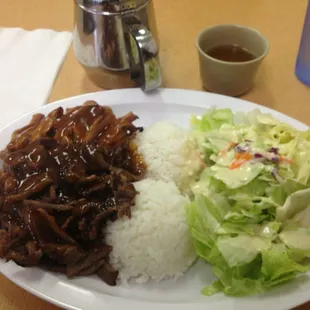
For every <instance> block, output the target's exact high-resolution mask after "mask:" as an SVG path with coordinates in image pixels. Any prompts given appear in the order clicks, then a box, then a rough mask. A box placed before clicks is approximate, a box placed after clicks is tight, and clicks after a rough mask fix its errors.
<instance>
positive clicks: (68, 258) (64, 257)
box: [43, 243, 86, 264]
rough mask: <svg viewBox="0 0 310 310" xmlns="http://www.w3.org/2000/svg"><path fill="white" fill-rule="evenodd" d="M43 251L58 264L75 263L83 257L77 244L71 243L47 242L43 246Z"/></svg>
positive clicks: (83, 254)
mask: <svg viewBox="0 0 310 310" xmlns="http://www.w3.org/2000/svg"><path fill="white" fill-rule="evenodd" d="M43 250H44V253H45V254H46V255H47V256H48V257H49V258H50V259H52V260H54V261H56V262H57V263H59V264H75V263H77V262H78V261H80V260H81V259H83V258H85V256H86V254H85V253H83V252H82V251H81V250H80V249H79V248H78V247H77V246H74V245H71V244H54V243H48V244H45V245H44V246H43Z"/></svg>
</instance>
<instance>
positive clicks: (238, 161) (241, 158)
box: [229, 152, 253, 170]
mask: <svg viewBox="0 0 310 310" xmlns="http://www.w3.org/2000/svg"><path fill="white" fill-rule="evenodd" d="M252 158H253V155H252V154H250V153H248V152H245V153H237V154H236V155H235V158H234V160H233V162H232V163H231V165H230V167H229V168H230V169H232V170H233V169H237V168H239V167H240V166H241V165H243V164H244V163H246V162H247V161H249V160H251V159H252Z"/></svg>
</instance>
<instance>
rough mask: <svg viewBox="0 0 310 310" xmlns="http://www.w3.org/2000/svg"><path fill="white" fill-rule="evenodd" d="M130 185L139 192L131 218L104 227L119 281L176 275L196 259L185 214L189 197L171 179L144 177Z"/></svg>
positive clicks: (143, 280)
mask: <svg viewBox="0 0 310 310" xmlns="http://www.w3.org/2000/svg"><path fill="white" fill-rule="evenodd" d="M134 185H135V188H136V190H137V191H138V192H139V193H140V194H139V195H137V196H136V205H135V207H133V208H132V218H131V219H130V220H129V219H128V218H125V217H123V218H121V219H118V220H117V221H115V222H114V223H110V224H109V225H108V228H107V242H108V244H110V245H112V246H113V251H112V253H111V255H110V261H111V263H112V265H114V267H115V268H116V269H118V270H119V279H120V280H121V281H122V282H127V281H128V280H129V279H130V278H135V279H136V281H137V282H140V283H144V282H147V281H149V280H155V281H160V280H162V279H165V278H167V277H174V278H176V279H177V278H178V277H179V276H181V275H182V274H183V272H185V271H186V270H187V269H188V268H189V267H190V266H191V264H192V263H193V262H194V260H195V259H196V253H195V250H194V248H193V245H192V242H191V237H190V235H189V232H188V226H187V222H186V216H185V205H186V204H187V203H188V202H189V199H188V198H187V197H185V196H183V195H182V194H181V193H180V191H179V189H178V188H177V187H176V185H175V184H174V183H173V182H171V181H170V182H165V181H155V180H151V179H145V180H142V181H139V182H136V183H135V184H134Z"/></svg>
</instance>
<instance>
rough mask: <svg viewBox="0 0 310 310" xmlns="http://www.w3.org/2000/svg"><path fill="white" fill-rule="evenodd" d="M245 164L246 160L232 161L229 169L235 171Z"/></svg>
mask: <svg viewBox="0 0 310 310" xmlns="http://www.w3.org/2000/svg"><path fill="white" fill-rule="evenodd" d="M245 162H246V160H244V159H239V160H234V161H233V162H232V163H231V165H230V167H229V169H231V170H234V169H237V168H239V167H240V166H242V165H243V164H244V163H245Z"/></svg>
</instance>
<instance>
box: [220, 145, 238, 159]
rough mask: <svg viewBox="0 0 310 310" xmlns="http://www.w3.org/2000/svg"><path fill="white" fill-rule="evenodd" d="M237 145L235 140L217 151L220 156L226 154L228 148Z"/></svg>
mask: <svg viewBox="0 0 310 310" xmlns="http://www.w3.org/2000/svg"><path fill="white" fill-rule="evenodd" d="M236 145H237V143H235V142H231V143H230V144H229V145H228V146H227V147H225V148H224V149H223V150H221V151H220V152H219V155H220V156H223V155H224V154H226V153H227V152H228V151H229V150H230V149H232V148H233V147H235V146H236Z"/></svg>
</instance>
